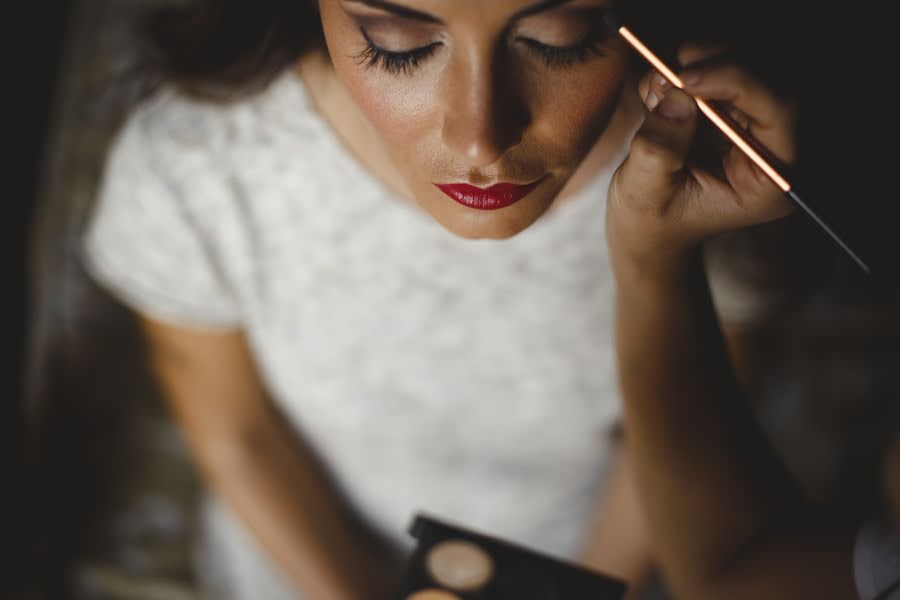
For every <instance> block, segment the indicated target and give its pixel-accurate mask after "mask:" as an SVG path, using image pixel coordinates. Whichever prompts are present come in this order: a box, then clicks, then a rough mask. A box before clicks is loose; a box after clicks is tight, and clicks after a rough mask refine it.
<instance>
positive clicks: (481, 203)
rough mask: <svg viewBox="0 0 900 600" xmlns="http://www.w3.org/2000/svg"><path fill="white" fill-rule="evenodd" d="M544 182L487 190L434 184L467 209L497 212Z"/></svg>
mask: <svg viewBox="0 0 900 600" xmlns="http://www.w3.org/2000/svg"><path fill="white" fill-rule="evenodd" d="M543 180H544V178H543V177H541V178H540V179H538V180H537V181H533V182H531V183H526V184H525V185H519V184H517V183H498V184H496V185H492V186H491V187H489V188H480V187H475V186H474V185H469V184H467V183H436V184H434V185H435V187H437V188H438V189H439V190H441V191H442V192H444V193H445V194H447V195H448V196H450V197H451V198H453V199H454V200H456V201H457V202H459V203H460V204H462V205H463V206H465V207H467V208H474V209H477V210H497V209H500V208H506V207H507V206H512V205H513V204H515V203H516V202H518V201H519V200H521V199H522V198H524V197H525V196H527V195H528V194H529V193H530V192H531V190H533V189H534V188H536V187H537V186H538V184H540V183H541V182H542V181H543Z"/></svg>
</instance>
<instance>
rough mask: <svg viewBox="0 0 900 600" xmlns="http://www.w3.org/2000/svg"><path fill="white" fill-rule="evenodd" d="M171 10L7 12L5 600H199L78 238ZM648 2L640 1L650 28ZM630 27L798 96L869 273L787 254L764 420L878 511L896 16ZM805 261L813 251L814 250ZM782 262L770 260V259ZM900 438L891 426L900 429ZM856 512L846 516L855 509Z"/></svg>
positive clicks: (804, 460)
mask: <svg viewBox="0 0 900 600" xmlns="http://www.w3.org/2000/svg"><path fill="white" fill-rule="evenodd" d="M158 1H159V0H70V1H68V2H66V1H62V0H50V1H45V2H40V3H28V2H7V3H3V4H2V7H0V15H2V20H0V27H2V30H0V44H2V46H0V67H2V73H3V78H2V81H3V94H2V103H3V104H2V106H3V108H4V110H3V116H4V118H5V120H6V122H7V126H6V127H5V128H4V131H11V132H12V135H8V136H5V137H6V140H5V141H7V143H9V144H10V150H11V152H8V153H6V155H7V156H8V157H9V158H8V159H7V161H6V165H8V173H7V178H6V179H7V180H9V181H12V183H13V185H12V187H11V188H9V189H11V192H10V193H9V194H8V195H7V196H6V198H5V199H6V202H5V203H4V207H5V209H6V211H7V214H6V218H5V219H3V222H4V223H5V227H6V228H7V232H6V239H8V240H11V244H10V245H11V248H12V250H11V251H10V252H8V253H7V254H8V256H9V257H11V259H12V260H11V264H10V266H9V267H8V268H7V273H8V277H9V278H10V279H11V280H12V281H11V282H9V281H8V282H7V283H8V285H7V287H6V289H7V290H10V292H9V293H7V294H6V295H7V306H12V307H13V308H12V310H7V311H6V318H7V320H8V322H7V326H6V328H5V330H6V331H7V332H9V333H8V335H7V336H6V338H7V343H8V344H9V345H10V346H11V349H10V351H8V352H7V353H6V356H12V357H13V360H12V361H9V365H10V367H11V369H9V371H8V373H7V375H6V379H5V382H4V384H5V390H4V393H3V395H2V400H0V402H2V414H0V443H2V447H0V456H2V461H0V468H2V472H0V519H2V520H0V545H2V546H0V597H3V598H11V599H12V598H69V597H71V598H143V599H148V598H166V599H176V600H177V599H180V598H192V597H194V595H195V592H194V591H193V588H192V585H191V577H190V570H189V560H190V543H191V536H192V531H193V529H192V528H193V522H192V519H191V515H192V501H193V498H194V497H195V494H196V492H197V489H198V484H197V480H196V477H195V475H194V473H193V470H192V469H191V467H190V465H189V462H188V460H187V457H186V454H185V451H184V448H183V446H182V443H181V440H180V437H179V435H178V433H177V431H176V429H175V428H174V427H173V425H172V423H171V422H170V421H169V419H168V418H167V417H166V415H165V411H164V410H163V407H162V405H161V403H160V401H159V395H158V392H157V390H156V388H155V386H154V385H153V383H152V381H151V380H150V378H149V377H148V375H147V373H146V371H145V369H144V367H143V361H142V348H141V345H140V343H139V341H138V338H137V335H136V330H135V324H134V321H133V319H132V315H131V313H130V312H129V311H128V310H127V309H125V308H124V307H122V306H120V305H119V304H117V303H116V302H115V301H114V300H113V299H111V298H110V297H109V296H107V295H106V294H105V293H104V292H102V291H101V290H100V289H98V288H97V287H95V286H94V285H93V284H92V283H91V281H90V280H89V279H88V278H87V277H86V275H85V273H84V271H83V270H82V267H81V264H80V261H79V257H78V250H77V248H78V238H79V235H80V233H81V228H82V226H83V224H84V221H85V218H86V215H87V213H88V211H89V210H90V207H91V204H92V202H93V198H94V193H95V190H96V185H97V181H98V177H99V175H100V173H101V170H102V164H103V157H104V153H105V150H106V147H107V144H108V142H109V140H110V138H111V136H112V135H113V134H114V132H115V131H116V128H117V127H118V125H119V124H120V123H121V122H122V119H123V118H124V116H125V114H126V112H127V111H128V109H129V108H130V107H132V106H133V105H134V104H135V103H136V102H138V101H139V99H140V98H142V97H144V96H145V95H146V94H147V93H148V92H149V91H150V90H151V89H152V88H153V86H154V85H155V83H156V77H155V75H154V73H153V72H152V70H151V69H149V68H148V66H147V64H146V63H145V62H144V60H143V57H142V55H141V51H140V47H139V45H138V44H137V43H136V39H137V38H136V31H135V23H136V18H137V17H138V16H139V15H140V14H141V13H142V12H143V11H145V10H147V8H148V7H149V6H152V5H153V4H154V3H156V2H158ZM640 1H642V0H634V6H635V7H638V6H641V5H640ZM645 5H649V6H652V10H651V9H645V10H643V12H642V11H638V14H636V15H635V17H634V18H635V28H636V29H637V28H638V27H639V26H640V27H644V28H646V29H645V30H644V31H645V36H646V38H647V39H649V40H651V41H653V42H655V43H658V44H659V46H660V47H667V46H668V45H671V44H672V43H673V42H677V41H679V40H680V39H688V38H694V39H706V40H710V41H724V42H726V43H727V44H728V45H729V46H732V47H734V48H736V50H737V51H738V53H739V55H740V56H741V57H742V59H743V60H745V62H747V63H748V64H750V65H751V66H752V68H755V69H757V70H758V71H759V72H760V73H761V74H763V75H764V76H765V77H766V78H767V79H769V80H770V82H771V83H772V84H773V85H775V86H776V87H778V88H779V89H784V90H790V91H793V92H795V93H796V94H797V96H798V102H799V106H800V114H801V115H802V117H803V120H802V123H801V152H802V157H801V158H802V160H803V162H804V165H808V166H807V167H806V168H805V169H804V170H803V171H802V172H801V173H800V174H799V175H798V177H800V178H801V181H802V182H803V183H802V185H803V187H804V188H805V189H806V190H807V191H808V195H809V197H810V200H811V201H814V202H815V203H816V205H817V207H818V208H819V209H820V210H821V211H822V212H823V213H824V214H825V215H826V216H827V218H828V219H829V220H830V221H831V222H832V223H834V224H835V225H836V227H837V228H838V229H839V230H840V231H841V233H842V234H844V235H845V236H846V237H847V239H848V240H850V241H851V243H852V244H854V245H855V246H856V247H857V248H859V250H860V251H861V252H862V253H863V254H864V256H865V257H866V258H867V260H869V261H870V262H871V263H872V264H873V266H874V267H875V269H876V271H875V276H873V277H865V276H863V275H862V274H861V273H860V272H858V270H857V269H856V267H855V266H854V265H852V264H851V263H849V262H847V261H846V260H843V259H842V258H841V256H840V253H839V252H838V251H837V250H836V249H835V247H834V246H833V245H832V244H831V242H830V240H828V239H826V238H825V237H824V236H823V235H822V234H821V233H820V232H819V231H818V230H817V229H816V228H815V227H812V226H811V225H808V224H807V225H804V223H806V221H803V220H802V218H801V219H800V221H801V222H800V223H799V225H792V228H791V231H792V232H793V233H792V235H796V236H797V237H796V239H795V241H798V242H800V243H795V244H793V245H788V246H785V247H784V248H783V250H784V252H785V255H784V260H785V261H786V262H794V263H796V265H800V266H799V268H798V269H799V270H795V271H793V275H792V277H794V278H795V279H799V280H800V281H801V282H802V283H803V285H804V289H805V290H806V292H805V293H804V294H802V295H800V296H798V300H796V301H795V302H794V303H792V304H791V305H789V306H787V307H784V308H783V309H782V310H781V311H780V312H779V313H778V315H777V316H776V317H775V318H773V319H772V320H771V321H770V322H768V323H766V324H765V325H764V326H761V327H760V328H759V330H758V331H757V332H756V333H757V334H758V335H756V336H755V337H756V339H758V340H759V341H758V344H757V346H756V350H755V354H754V359H753V360H754V361H756V363H757V364H758V365H759V366H760V367H761V368H760V373H764V375H763V376H761V377H759V379H758V380H757V381H754V382H753V386H754V389H756V390H758V392H759V397H760V398H761V399H762V400H761V401H760V410H759V414H760V417H761V419H762V421H763V422H764V423H765V425H766V427H767V429H768V431H769V432H770V433H771V435H772V438H773V440H774V441H775V443H776V446H777V447H778V448H779V449H780V450H781V452H782V453H783V456H784V457H785V459H786V460H787V461H788V463H789V464H790V465H791V466H792V467H793V468H794V470H795V472H796V473H797V475H798V477H800V478H801V480H802V481H803V482H804V483H805V484H806V485H807V487H808V489H809V490H810V492H811V493H812V494H813V495H814V496H815V497H818V498H820V499H822V501H823V502H835V503H844V504H846V505H847V506H848V507H849V506H853V505H857V504H860V503H862V502H867V501H869V500H870V499H871V495H872V494H873V493H874V489H875V483H874V470H875V469H876V468H877V465H878V453H879V451H880V448H881V444H882V443H883V439H884V436H885V434H886V432H887V431H888V430H889V429H890V427H891V426H893V423H896V420H895V419H896V408H895V407H896V406H897V405H898V404H900V403H898V402H897V396H898V393H897V389H898V387H897V383H898V377H900V368H898V367H900V315H898V306H900V304H898V302H897V300H898V294H897V283H896V282H897V277H896V275H897V273H898V268H897V264H898V263H897V261H898V257H900V252H898V245H897V238H898V235H897V234H896V233H895V231H894V230H895V227H896V225H897V223H898V219H897V212H896V211H897V208H896V205H897V203H896V202H895V200H894V194H895V191H894V186H895V184H894V182H893V181H892V178H893V176H894V175H895V174H896V173H897V171H898V169H897V166H896V165H895V164H894V163H895V161H896V159H897V156H898V153H897V150H896V146H895V145H894V140H895V139H896V134H897V132H898V130H897V128H896V127H895V126H894V124H895V122H896V117H895V116H894V114H895V113H896V109H895V108H894V98H893V97H892V95H891V93H890V91H889V90H891V89H892V88H893V85H892V82H891V81H890V78H891V77H892V75H893V71H894V69H893V68H892V65H891V64H890V59H891V58H893V57H894V56H895V55H896V52H895V51H893V50H892V49H891V48H890V45H891V41H892V38H891V37H889V36H888V32H887V29H888V27H889V25H890V24H891V23H892V21H891V20H890V19H888V18H887V12H886V11H887V9H886V8H884V7H881V6H879V5H877V4H876V3H874V2H856V3H854V5H853V7H852V11H853V12H848V10H849V9H843V11H835V10H825V9H823V8H822V6H823V5H822V4H821V3H815V4H814V3H803V2H788V1H783V2H773V1H771V0H766V1H764V2H747V3H733V2H729V3H723V2H718V3H715V2H711V1H706V2H704V1H700V0H692V1H690V2H683V3H676V2H650V1H649V0H648V1H647V2H645ZM798 248H799V250H798ZM780 249H781V248H779V247H775V248H774V249H773V251H776V252H777V251H779V250H780ZM892 419H893V420H892ZM847 510H851V508H848V509H847Z"/></svg>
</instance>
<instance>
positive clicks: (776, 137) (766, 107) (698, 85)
mask: <svg viewBox="0 0 900 600" xmlns="http://www.w3.org/2000/svg"><path fill="white" fill-rule="evenodd" d="M681 78H682V80H683V81H684V84H685V90H686V91H687V92H688V93H690V94H691V95H693V96H697V97H700V98H703V99H706V100H716V101H721V102H727V103H729V104H731V105H732V106H733V108H735V109H737V110H739V111H740V112H742V113H744V115H746V117H747V118H748V119H749V122H748V124H749V129H750V131H751V133H752V135H753V136H754V137H755V138H756V139H757V140H759V141H760V142H761V143H762V144H763V145H764V146H766V147H767V148H768V149H769V150H771V151H772V152H774V153H775V155H776V156H778V158H780V159H781V160H783V161H784V162H787V163H790V162H792V161H793V160H794V158H795V145H794V123H795V120H796V116H795V110H794V106H793V104H792V103H790V102H786V101H783V100H781V99H779V98H778V97H776V96H775V94H773V93H772V92H771V91H770V90H769V89H768V88H766V87H765V86H764V85H763V84H762V83H760V82H759V81H757V80H756V79H755V78H754V77H752V76H751V75H750V74H749V73H747V72H746V71H744V70H743V69H741V68H740V67H738V66H736V65H734V64H728V65H717V66H704V67H693V68H688V69H685V70H684V72H682V74H681Z"/></svg>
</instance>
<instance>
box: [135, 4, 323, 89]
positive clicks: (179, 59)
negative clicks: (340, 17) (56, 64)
mask: <svg viewBox="0 0 900 600" xmlns="http://www.w3.org/2000/svg"><path fill="white" fill-rule="evenodd" d="M142 25H143V27H142V33H143V34H145V41H146V42H147V43H148V46H149V47H148V55H149V61H150V63H151V66H152V67H153V68H154V69H155V70H156V71H158V75H159V76H160V77H161V78H162V79H164V80H166V81H168V82H170V83H173V84H174V85H176V86H177V87H178V88H179V89H181V90H182V91H183V92H186V93H188V94H189V95H192V96H199V97H203V98H209V99H215V100H220V101H224V100H233V99H237V98H239V97H242V96H245V95H247V94H252V93H254V92H257V91H259V90H261V89H262V88H264V87H265V86H266V85H267V84H268V83H269V82H271V81H272V79H274V78H275V77H276V76H277V75H278V74H279V73H281V72H282V71H283V70H284V69H286V68H288V67H289V66H290V65H291V63H292V62H294V61H295V60H296V59H297V58H298V57H299V56H301V55H302V54H303V53H305V52H306V51H308V50H311V49H314V48H323V47H324V41H323V39H324V38H323V35H322V27H321V21H320V19H319V14H318V11H317V9H316V5H315V0H256V1H253V2H246V1H241V0H190V1H189V2H188V3H186V4H178V5H168V6H164V7H162V8H156V9H154V10H152V11H151V12H150V13H149V14H148V15H147V17H146V19H145V21H144V22H143V24H142Z"/></svg>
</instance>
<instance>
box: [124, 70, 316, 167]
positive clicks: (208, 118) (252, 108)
mask: <svg viewBox="0 0 900 600" xmlns="http://www.w3.org/2000/svg"><path fill="white" fill-rule="evenodd" d="M307 108H308V101H307V98H306V96H305V93H304V91H303V89H302V85H300V83H299V80H297V79H296V77H295V76H293V75H292V74H290V73H287V72H286V73H284V74H282V75H281V76H279V77H278V78H276V79H275V80H274V81H273V82H272V83H271V84H270V85H269V86H268V87H267V88H265V89H264V90H262V91H260V92H258V93H256V94H254V95H252V96H247V97H243V98H239V99H236V100H231V101H222V102H220V101H214V100H206V99H200V98H194V97H190V96H187V95H185V94H183V93H181V92H179V91H177V90H176V89H174V88H172V87H169V86H164V87H161V88H160V89H158V90H156V92H154V93H153V94H152V95H151V96H150V97H148V98H146V99H145V100H144V101H142V102H141V103H140V104H138V105H137V106H136V107H135V108H134V109H133V110H132V111H131V112H130V113H129V115H128V117H127V118H126V120H125V123H124V124H123V126H122V130H121V133H120V139H122V140H124V142H125V144H124V145H125V146H127V147H129V148H130V150H131V151H140V152H143V153H144V155H145V158H146V159H148V160H152V161H154V162H156V163H161V164H166V163H167V162H169V161H174V162H175V163H179V164H180V163H182V162H183V161H185V160H186V159H190V160H196V159H198V158H201V157H205V158H207V159H210V158H227V156H228V154H229V153H233V152H235V151H240V150H241V149H242V148H245V147H247V146H257V144H256V142H257V141H258V140H260V139H262V138H265V137H268V136H269V134H270V132H272V131H273V130H274V131H286V130H288V129H291V128H292V127H296V126H302V125H303V124H304V120H305V119H306V118H308V117H309V114H308V112H309V111H308V110H307ZM120 145H121V142H120ZM223 166H224V164H220V165H219V168H221V167H223Z"/></svg>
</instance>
